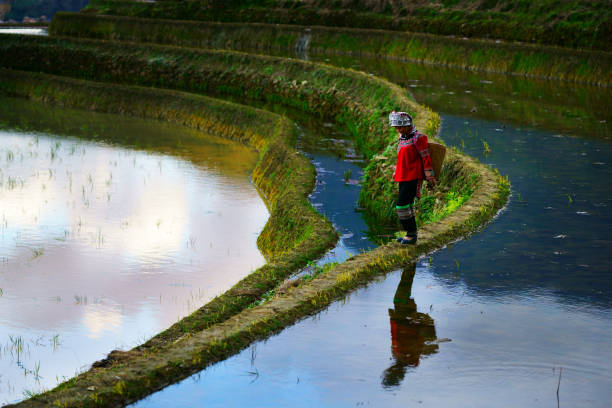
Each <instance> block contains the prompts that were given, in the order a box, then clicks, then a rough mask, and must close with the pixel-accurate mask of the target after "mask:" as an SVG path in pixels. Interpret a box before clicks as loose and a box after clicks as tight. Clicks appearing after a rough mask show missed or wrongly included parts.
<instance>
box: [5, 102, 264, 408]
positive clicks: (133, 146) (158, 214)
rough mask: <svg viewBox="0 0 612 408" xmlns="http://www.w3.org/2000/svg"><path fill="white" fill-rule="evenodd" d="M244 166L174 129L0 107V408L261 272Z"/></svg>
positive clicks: (258, 220)
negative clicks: (256, 270)
mask: <svg viewBox="0 0 612 408" xmlns="http://www.w3.org/2000/svg"><path fill="white" fill-rule="evenodd" d="M75 136H80V137H78V138H77V137H75ZM138 146H140V147H138ZM145 146H146V150H145V149H144V148H143V147H145ZM255 159H256V154H255V153H254V152H252V151H250V150H249V149H247V148H246V147H244V146H241V145H239V144H235V143H231V142H228V141H226V140H224V139H220V138H215V137H212V136H210V135H206V134H203V133H200V132H195V131H192V130H190V129H187V128H182V127H177V126H172V125H169V124H165V123H160V122H153V121H144V120H138V119H133V118H128V117H121V116H114V115H101V114H92V113H87V112H78V111H67V110H58V109H50V108H49V107H47V106H40V105H36V104H33V103H29V102H26V101H22V100H16V99H7V98H2V99H0V260H1V261H0V403H5V402H10V401H15V400H18V399H21V398H23V397H24V395H27V394H28V393H29V392H32V391H33V392H36V391H39V390H41V389H44V388H51V387H53V386H54V385H55V384H57V383H58V382H59V381H61V380H62V379H64V378H67V377H72V376H73V375H74V374H75V373H76V372H78V371H79V370H81V369H85V368H88V366H89V364H91V363H92V362H93V361H95V360H98V359H100V358H102V357H104V356H105V355H106V354H107V353H108V352H109V351H111V350H112V349H115V348H119V347H121V348H129V347H133V346H135V345H137V344H139V343H141V342H143V341H144V340H145V339H147V338H149V337H151V336H152V335H154V334H156V333H158V332H159V331H161V330H162V329H164V328H165V327H168V326H169V325H171V324H172V323H174V322H175V321H177V320H178V319H179V318H181V317H183V316H185V315H187V314H188V313H190V312H191V311H193V310H194V309H196V308H197V307H199V306H201V305H202V304H204V303H205V302H206V301H208V300H209V299H211V298H212V297H214V296H216V295H219V294H220V293H222V292H224V291H225V290H227V289H228V288H229V287H231V286H232V285H233V284H234V283H235V282H237V281H238V280H239V279H241V278H242V277H244V276H246V275H247V274H248V273H250V272H251V271H252V270H253V269H255V268H257V267H259V266H261V265H263V264H264V262H265V261H264V259H263V257H262V256H261V254H260V253H259V251H258V249H257V246H256V238H257V235H258V234H259V232H260V231H261V229H262V228H263V225H264V224H265V222H266V220H267V218H268V212H267V209H266V207H265V205H264V203H263V201H262V199H261V197H260V196H259V194H258V193H257V191H256V190H255V188H254V186H253V185H252V184H251V182H250V181H249V174H250V171H251V169H252V167H253V165H254V163H255Z"/></svg>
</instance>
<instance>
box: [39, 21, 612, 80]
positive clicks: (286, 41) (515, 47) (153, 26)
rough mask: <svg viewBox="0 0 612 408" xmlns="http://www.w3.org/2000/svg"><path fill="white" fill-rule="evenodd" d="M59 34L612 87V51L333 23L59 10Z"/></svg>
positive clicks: (55, 28) (53, 27) (56, 31)
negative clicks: (298, 51)
mask: <svg viewBox="0 0 612 408" xmlns="http://www.w3.org/2000/svg"><path fill="white" fill-rule="evenodd" d="M50 32H51V34H52V35H58V36H74V37H81V38H82V37H89V38H99V39H106V40H120V41H131V42H146V43H159V44H171V45H181V46H188V47H199V48H218V49H235V50H245V51H253V50H255V51H257V50H266V51H269V50H287V51H293V50H294V49H295V48H296V46H297V45H298V43H299V42H300V41H302V43H303V44H305V41H306V39H307V49H308V51H309V52H316V53H334V54H354V55H373V56H384V57H389V58H397V59H405V60H409V61H416V62H423V63H430V64H440V65H446V66H452V67H457V68H463V69H471V70H485V71H491V72H499V73H513V74H520V75H527V76H535V77H546V78H554V79H561V80H566V81H576V82H583V83H591V84H598V85H604V86H609V85H610V84H612V53H610V52H604V51H585V50H574V49H570V48H561V47H550V46H534V45H530V44H518V43H505V42H502V43H497V42H494V41H486V40H467V39H462V38H448V37H441V36H435V35H427V34H418V33H398V32H392V31H385V30H367V29H351V28H332V27H305V26H295V25H272V24H244V23H214V22H198V21H177V20H166V19H152V18H149V19H146V18H132V17H121V16H99V15H95V14H84V13H58V14H57V15H56V16H55V18H54V19H53V22H52V24H51V26H50Z"/></svg>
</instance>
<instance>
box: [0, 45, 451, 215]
mask: <svg viewBox="0 0 612 408" xmlns="http://www.w3.org/2000/svg"><path fill="white" fill-rule="evenodd" d="M0 66H4V67H7V68H12V69H19V70H26V71H35V72H39V71H44V72H47V73H50V74H56V75H63V76H72V77H77V78H82V79H89V80H97V81H107V82H110V81H112V82H116V83H125V84H134V85H144V86H153V87H159V88H173V89H178V90H183V91H190V92H196V93H205V94H208V95H213V96H235V97H238V98H242V99H243V100H253V101H266V102H269V103H275V104H281V105H285V106H287V107H291V108H295V109H298V110H302V111H305V112H308V113H310V114H312V115H314V116H318V117H320V118H325V119H327V120H332V121H335V122H337V123H338V124H339V126H342V127H344V128H345V129H346V131H347V132H348V133H349V134H350V135H351V137H352V138H353V139H354V141H355V144H356V147H357V148H358V149H359V150H360V151H361V152H362V153H363V154H364V155H365V156H366V157H367V158H368V159H369V160H370V161H371V163H370V165H369V166H368V168H367V169H366V172H377V171H378V170H376V169H379V170H380V174H383V172H386V173H388V172H389V169H390V167H391V166H392V165H393V164H394V163H393V155H392V152H393V149H394V147H393V146H394V143H396V135H395V133H394V131H393V130H392V129H390V128H389V126H388V125H387V123H386V116H387V114H388V112H390V111H391V110H394V109H403V110H408V111H411V112H412V114H413V115H414V117H415V123H416V125H417V127H418V128H419V129H420V130H421V131H424V132H425V133H427V134H429V135H430V136H431V135H433V134H435V133H436V132H437V128H438V125H439V117H438V116H437V115H436V114H434V113H433V112H431V111H429V110H427V109H425V108H423V107H422V106H420V105H418V104H417V103H415V102H414V101H413V100H411V99H409V98H408V97H407V96H406V92H405V91H404V90H403V89H401V88H400V87H398V86H396V85H393V84H391V83H389V82H387V81H384V80H382V79H379V78H375V77H371V76H368V75H366V74H363V73H360V72H356V71H352V70H345V69H340V68H334V67H330V66H324V65H321V64H313V63H309V62H304V61H295V60H287V59H282V58H273V57H265V56H256V55H251V54H242V53H235V52H227V51H210V50H196V49H187V48H178V47H165V46H154V45H134V44H125V43H112V42H104V41H92V40H63V39H54V38H32V37H22V36H7V35H5V36H2V35H0ZM381 152H383V154H382V155H381ZM375 156H380V157H383V158H384V160H383V159H381V160H373V159H374V158H375ZM386 173H384V174H386ZM376 174H378V173H376ZM392 188H393V182H392V181H391V178H390V177H382V176H377V177H368V176H367V175H366V179H365V184H364V188H363V190H362V195H361V204H362V205H363V206H364V207H365V209H366V210H367V211H368V212H369V213H370V214H371V216H372V217H374V218H375V219H377V220H378V221H380V223H384V224H394V223H395V222H396V217H395V214H394V210H393V208H394V196H395V193H394V192H393V190H392Z"/></svg>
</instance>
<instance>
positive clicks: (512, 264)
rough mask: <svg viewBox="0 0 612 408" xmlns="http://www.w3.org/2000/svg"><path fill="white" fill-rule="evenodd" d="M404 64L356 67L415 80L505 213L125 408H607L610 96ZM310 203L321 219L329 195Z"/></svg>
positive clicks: (611, 363)
mask: <svg viewBox="0 0 612 408" xmlns="http://www.w3.org/2000/svg"><path fill="white" fill-rule="evenodd" d="M311 57H312V56H311ZM321 58H322V59H327V60H328V62H334V63H338V62H337V61H335V60H331V61H330V58H329V57H321ZM313 59H314V58H313ZM347 61H349V62H350V64H356V63H359V64H365V63H364V62H361V61H360V60H356V59H347ZM385 64H386V65H385ZM341 65H342V64H341ZM407 65H408V64H402V63H399V62H395V63H394V62H390V61H384V62H383V63H380V64H379V66H386V69H385V70H382V69H381V71H380V72H377V71H374V70H373V69H369V70H367V72H374V73H376V74H380V75H382V76H387V77H391V78H393V77H392V75H391V73H392V72H394V71H395V72H400V73H401V74H400V75H397V76H396V77H395V78H396V82H401V83H402V84H404V85H405V86H409V85H410V84H413V85H416V86H415V87H410V89H411V91H413V93H414V94H415V96H416V97H417V99H418V100H419V101H420V102H427V103H428V104H430V106H431V107H432V108H433V109H434V110H436V111H438V112H441V113H442V119H443V123H442V130H441V135H440V136H441V137H442V138H443V139H444V141H445V142H446V143H447V144H448V145H451V146H455V147H457V148H459V149H461V150H463V151H465V152H466V153H467V154H470V155H472V156H475V157H478V158H479V159H480V160H481V161H483V162H485V163H488V164H491V165H492V166H494V167H495V168H498V169H499V170H500V172H501V173H502V174H504V175H508V176H509V178H510V181H511V183H512V197H511V200H510V202H509V204H508V205H507V207H506V208H505V209H504V210H503V211H502V212H501V213H500V214H499V215H498V217H496V219H495V220H493V221H492V222H491V223H490V224H489V225H487V226H486V227H485V228H483V229H482V230H481V231H478V232H476V233H475V234H474V235H472V236H471V237H469V238H468V239H465V240H462V241H459V242H457V243H454V244H453V245H449V246H448V247H446V248H444V249H442V250H440V251H438V252H435V253H433V254H430V255H428V256H425V257H423V258H421V259H419V261H418V262H417V264H416V265H412V266H406V267H405V268H404V269H402V270H397V271H393V272H391V273H389V274H388V275H387V276H386V277H385V278H383V279H381V280H380V281H378V282H374V283H372V284H370V285H369V286H368V287H366V288H363V289H361V290H358V291H356V292H355V293H353V294H351V295H350V296H349V297H347V298H346V299H345V300H344V301H342V302H336V303H334V304H332V305H331V306H330V307H329V308H328V309H327V310H326V311H324V312H322V313H319V314H317V315H316V316H314V317H312V318H308V319H305V320H303V321H301V322H299V323H298V324H296V325H294V326H292V327H290V328H287V329H286V330H284V331H283V332H281V333H280V334H278V335H276V336H273V337H271V338H270V339H268V340H266V341H263V342H259V343H256V344H253V345H252V346H251V347H250V348H248V349H246V350H244V351H242V352H241V353H239V354H238V355H236V356H234V357H232V358H230V359H228V360H226V361H224V362H221V363H218V364H215V365H213V366H211V367H209V368H208V369H206V370H203V371H202V372H201V373H199V374H197V375H194V376H192V377H191V378H188V379H186V380H184V381H182V382H180V383H178V384H176V385H174V386H170V387H168V388H166V389H164V390H162V391H160V392H158V393H156V394H153V395H152V396H150V397H149V398H147V399H144V400H143V401H141V402H140V403H137V404H135V406H139V407H140V406H142V407H145V406H146V407H162V406H169V405H174V406H194V407H198V406H207V407H208V406H225V405H226V404H227V398H228V396H230V395H231V398H232V402H233V403H235V404H236V405H238V404H240V405H243V406H283V405H291V406H304V407H306V406H324V407H342V406H347V407H348V406H389V407H391V406H397V407H399V406H406V405H408V406H412V405H414V406H424V407H448V406H461V407H507V406H525V407H539V406H557V407H559V406H565V407H607V406H608V405H609V401H610V400H612V391H611V388H610V384H612V369H611V368H610V367H612V343H611V342H610V341H609V339H610V338H611V337H612V276H610V273H609V272H610V270H612V261H611V260H610V257H609V251H610V248H612V233H611V232H610V231H612V210H611V207H612V193H611V190H610V180H611V179H612V169H611V163H612V142H611V141H610V136H612V130H611V129H610V120H612V117H611V116H610V112H611V111H612V110H611V109H610V104H611V101H612V99H611V98H610V91H609V90H606V89H598V88H582V87H579V86H576V85H570V84H561V83H556V82H546V81H543V82H537V81H530V80H526V79H523V78H517V77H504V76H494V75H491V76H489V75H483V76H482V78H485V79H481V80H478V81H476V82H474V81H475V78H476V77H477V76H478V75H479V74H478V75H477V74H472V73H465V72H463V71H452V70H444V69H442V68H439V67H436V68H435V70H428V69H425V68H423V66H422V65H417V66H416V68H410V67H408V66H407ZM345 66H346V64H345ZM421 68H423V69H421ZM433 71H439V72H437V73H435V72H433ZM411 72H415V73H417V72H418V73H419V74H415V75H414V76H411V74H410V73H411ZM427 73H428V74H427ZM427 75H429V77H428V76H427ZM398 77H401V81H399V80H397V78H398ZM440 78H442V79H440ZM445 81H447V82H445ZM482 81H484V82H482ZM420 88H423V89H422V90H420ZM466 91H469V92H466ZM436 94H438V96H436ZM432 95H433V96H432ZM444 95H446V96H444ZM427 97H429V98H430V99H425V98H427ZM328 137H329V136H328ZM332 137H333V136H332ZM337 160H340V161H342V160H343V159H342V158H341V159H337ZM315 161H316V159H315ZM341 178H342V177H341V175H340V174H338V172H337V171H336V175H335V179H336V180H337V181H338V182H340V183H341V182H342V180H341ZM313 197H316V199H315V200H314V202H315V204H319V205H318V208H319V210H321V211H323V212H324V211H326V210H325V208H326V207H327V206H334V205H336V204H337V202H338V201H339V200H342V199H343V197H338V196H337V195H335V194H331V193H330V194H323V193H319V194H317V193H315V194H314V195H313ZM327 208H331V207H327ZM355 214H356V216H358V217H359V216H360V215H359V214H358V213H355ZM337 223H339V220H338V221H337ZM348 230H350V231H351V233H352V234H353V235H352V236H351V238H352V239H361V238H365V237H366V233H365V232H364V231H362V230H361V229H359V228H348Z"/></svg>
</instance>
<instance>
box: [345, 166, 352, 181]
mask: <svg viewBox="0 0 612 408" xmlns="http://www.w3.org/2000/svg"><path fill="white" fill-rule="evenodd" d="M352 175H353V170H351V169H348V170H346V171H345V172H344V182H345V183H348V181H349V180H350V178H351V176H352Z"/></svg>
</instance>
